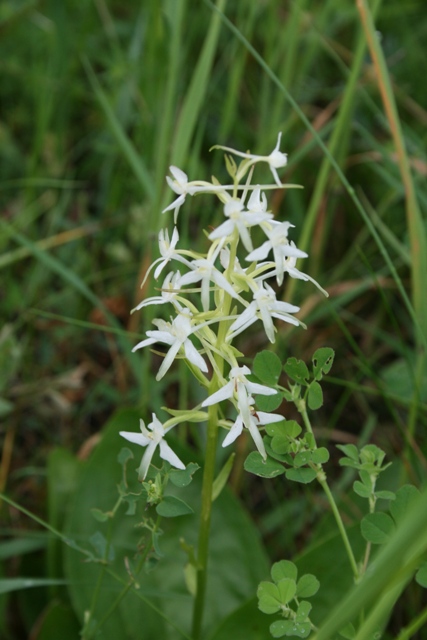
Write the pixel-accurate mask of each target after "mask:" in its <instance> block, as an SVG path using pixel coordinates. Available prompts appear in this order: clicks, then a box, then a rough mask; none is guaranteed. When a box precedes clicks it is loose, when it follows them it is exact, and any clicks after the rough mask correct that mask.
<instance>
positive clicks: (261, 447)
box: [248, 420, 267, 460]
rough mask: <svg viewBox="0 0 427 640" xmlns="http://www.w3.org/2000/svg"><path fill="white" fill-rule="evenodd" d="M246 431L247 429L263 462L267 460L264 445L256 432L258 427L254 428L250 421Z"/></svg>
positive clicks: (254, 425)
mask: <svg viewBox="0 0 427 640" xmlns="http://www.w3.org/2000/svg"><path fill="white" fill-rule="evenodd" d="M248 429H249V433H250V434H251V436H252V439H253V441H254V442H255V446H256V448H257V449H258V451H259V452H260V454H261V455H262V457H263V458H264V460H265V459H266V458H267V453H266V451H265V447H264V443H263V441H262V437H261V434H260V432H259V431H258V427H257V426H256V424H255V421H254V420H251V421H250V423H249V426H248Z"/></svg>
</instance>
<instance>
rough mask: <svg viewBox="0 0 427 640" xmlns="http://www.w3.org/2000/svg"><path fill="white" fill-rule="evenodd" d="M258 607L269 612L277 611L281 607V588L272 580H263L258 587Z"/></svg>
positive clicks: (264, 611)
mask: <svg viewBox="0 0 427 640" xmlns="http://www.w3.org/2000/svg"><path fill="white" fill-rule="evenodd" d="M257 596H258V608H259V609H260V610H261V611H262V612H263V613H267V614H269V615H270V614H272V613H277V612H278V611H280V609H281V603H280V593H279V589H278V588H277V586H276V585H275V584H273V583H272V582H261V583H260V585H259V587H258V589H257Z"/></svg>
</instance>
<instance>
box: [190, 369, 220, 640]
mask: <svg viewBox="0 0 427 640" xmlns="http://www.w3.org/2000/svg"><path fill="white" fill-rule="evenodd" d="M212 382H214V383H215V384H214V385H213V384H212V385H211V386H210V391H211V392H212V393H214V392H215V391H217V388H218V385H217V377H216V376H214V378H213V380H212ZM217 440H218V405H212V406H210V407H209V411H208V439H207V445H206V457H205V466H204V470H203V484H202V508H201V515H200V529H199V547H198V552H197V591H196V597H195V600H194V609H193V640H198V639H199V638H200V633H201V629H202V620H203V610H204V604H205V595H206V580H207V567H208V553H209V533H210V525H211V513H212V488H213V483H214V478H215V458H216V447H217Z"/></svg>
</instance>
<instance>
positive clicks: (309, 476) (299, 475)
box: [286, 468, 317, 484]
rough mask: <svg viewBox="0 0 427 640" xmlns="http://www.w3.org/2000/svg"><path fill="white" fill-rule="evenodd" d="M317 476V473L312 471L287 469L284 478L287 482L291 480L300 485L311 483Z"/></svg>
mask: <svg viewBox="0 0 427 640" xmlns="http://www.w3.org/2000/svg"><path fill="white" fill-rule="evenodd" d="M316 476H317V472H316V471H315V470H314V469H309V468H308V469H307V468H305V469H301V468H300V469H287V470H286V477H287V479H288V480H292V481H293V482H301V483H302V484H309V483H310V482H313V480H314V479H315V477H316Z"/></svg>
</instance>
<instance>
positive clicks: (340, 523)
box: [297, 400, 360, 582]
mask: <svg viewBox="0 0 427 640" xmlns="http://www.w3.org/2000/svg"><path fill="white" fill-rule="evenodd" d="M297 409H298V411H299V412H300V413H301V416H302V419H303V421H304V425H305V427H306V429H307V431H308V432H309V433H311V434H312V435H313V437H314V434H313V429H312V426H311V423H310V418H309V417H308V413H307V408H306V404H305V401H304V400H303V401H300V402H298V403H297ZM317 480H318V482H319V484H320V486H321V487H322V489H323V491H324V492H325V495H326V497H327V499H328V502H329V504H330V507H331V509H332V513H333V514H334V517H335V521H336V523H337V526H338V529H339V532H340V534H341V538H342V540H343V542H344V547H345V549H346V551H347V556H348V559H349V561H350V565H351V569H352V571H353V575H354V579H355V581H356V582H357V581H358V580H359V578H360V573H359V568H358V566H357V562H356V558H355V557H354V553H353V549H352V548H351V544H350V540H349V539H348V535H347V531H346V530H345V527H344V523H343V521H342V518H341V514H340V512H339V509H338V507H337V503H336V502H335V498H334V496H333V494H332V491H331V490H330V488H329V485H328V482H327V480H326V475H325V473H324V472H323V470H322V472H321V474H318V475H317Z"/></svg>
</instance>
